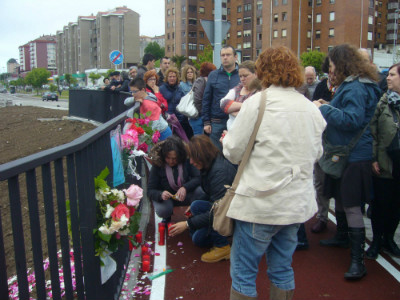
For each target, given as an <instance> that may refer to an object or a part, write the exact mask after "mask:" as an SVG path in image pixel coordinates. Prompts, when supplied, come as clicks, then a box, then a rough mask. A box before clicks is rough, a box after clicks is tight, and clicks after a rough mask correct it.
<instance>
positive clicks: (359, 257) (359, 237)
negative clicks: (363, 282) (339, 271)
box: [344, 228, 367, 280]
mask: <svg viewBox="0 0 400 300" xmlns="http://www.w3.org/2000/svg"><path fill="white" fill-rule="evenodd" d="M349 237H350V244H351V254H350V256H351V263H350V268H349V270H348V271H347V272H346V273H345V274H344V278H346V279H350V280H355V279H360V278H362V277H364V276H365V274H367V269H366V268H365V264H364V246H365V228H349Z"/></svg>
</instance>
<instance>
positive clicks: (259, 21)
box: [257, 17, 262, 25]
mask: <svg viewBox="0 0 400 300" xmlns="http://www.w3.org/2000/svg"><path fill="white" fill-rule="evenodd" d="M257 25H262V17H258V18H257Z"/></svg>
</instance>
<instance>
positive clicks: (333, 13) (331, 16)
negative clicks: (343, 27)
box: [329, 11, 335, 21]
mask: <svg viewBox="0 0 400 300" xmlns="http://www.w3.org/2000/svg"><path fill="white" fill-rule="evenodd" d="M329 21H335V12H334V11H331V12H330V13H329Z"/></svg>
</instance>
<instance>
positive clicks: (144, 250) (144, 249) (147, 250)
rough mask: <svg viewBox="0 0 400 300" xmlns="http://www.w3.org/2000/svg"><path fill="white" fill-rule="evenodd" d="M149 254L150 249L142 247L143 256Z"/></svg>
mask: <svg viewBox="0 0 400 300" xmlns="http://www.w3.org/2000/svg"><path fill="white" fill-rule="evenodd" d="M148 252H149V248H148V247H146V246H142V256H143V255H145V254H147V253H148Z"/></svg>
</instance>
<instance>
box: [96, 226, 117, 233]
mask: <svg viewBox="0 0 400 300" xmlns="http://www.w3.org/2000/svg"><path fill="white" fill-rule="evenodd" d="M99 231H100V232H101V233H103V234H113V233H114V232H115V230H114V229H112V228H111V227H107V226H106V225H104V224H103V225H102V226H100V228H99Z"/></svg>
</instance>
